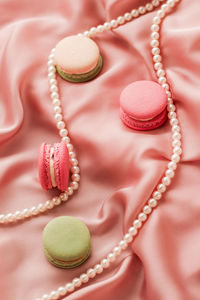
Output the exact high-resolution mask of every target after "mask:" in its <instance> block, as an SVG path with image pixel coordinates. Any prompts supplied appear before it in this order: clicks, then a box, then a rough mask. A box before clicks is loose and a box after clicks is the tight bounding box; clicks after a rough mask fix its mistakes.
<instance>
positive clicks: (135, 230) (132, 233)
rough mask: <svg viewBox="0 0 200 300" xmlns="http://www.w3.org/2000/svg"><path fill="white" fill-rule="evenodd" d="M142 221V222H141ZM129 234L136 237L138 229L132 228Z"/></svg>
mask: <svg viewBox="0 0 200 300" xmlns="http://www.w3.org/2000/svg"><path fill="white" fill-rule="evenodd" d="M140 221H141V220H140ZM128 232H129V233H130V234H131V235H132V236H135V235H136V234H137V232H138V231H137V229H136V228H135V227H134V226H131V227H130V228H129V230H128Z"/></svg>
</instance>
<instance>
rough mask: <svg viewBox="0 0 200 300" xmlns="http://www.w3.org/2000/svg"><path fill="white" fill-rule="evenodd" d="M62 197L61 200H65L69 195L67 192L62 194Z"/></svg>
mask: <svg viewBox="0 0 200 300" xmlns="http://www.w3.org/2000/svg"><path fill="white" fill-rule="evenodd" d="M60 199H61V201H63V202H65V201H67V200H68V195H67V194H66V193H62V194H60Z"/></svg>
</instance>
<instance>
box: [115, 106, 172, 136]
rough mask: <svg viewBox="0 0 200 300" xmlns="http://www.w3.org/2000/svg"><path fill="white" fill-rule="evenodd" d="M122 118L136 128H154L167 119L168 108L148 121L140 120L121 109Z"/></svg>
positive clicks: (129, 125)
mask: <svg viewBox="0 0 200 300" xmlns="http://www.w3.org/2000/svg"><path fill="white" fill-rule="evenodd" d="M120 118H121V120H122V121H123V123H124V124H125V125H126V126H128V127H130V128H131V129H135V130H141V131H143V130H153V129H156V128H158V127H160V126H161V125H163V124H164V123H165V122H166V121H167V110H166V109H164V111H162V112H161V113H160V114H159V115H158V116H156V117H155V118H153V119H151V120H148V121H139V120H136V119H133V118H131V117H129V116H128V115H127V114H126V113H125V112H124V111H123V110H122V109H120Z"/></svg>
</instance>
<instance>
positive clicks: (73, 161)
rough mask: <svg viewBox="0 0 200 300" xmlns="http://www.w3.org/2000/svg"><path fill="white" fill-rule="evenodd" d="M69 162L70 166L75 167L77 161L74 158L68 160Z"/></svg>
mask: <svg viewBox="0 0 200 300" xmlns="http://www.w3.org/2000/svg"><path fill="white" fill-rule="evenodd" d="M70 162H71V164H72V166H77V165H78V160H77V159H76V158H72V159H71V160H70Z"/></svg>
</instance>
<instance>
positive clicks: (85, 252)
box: [42, 216, 91, 269]
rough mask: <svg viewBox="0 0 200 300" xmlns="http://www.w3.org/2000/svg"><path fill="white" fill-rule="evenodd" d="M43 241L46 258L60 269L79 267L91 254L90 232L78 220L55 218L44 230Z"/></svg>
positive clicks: (66, 217)
mask: <svg viewBox="0 0 200 300" xmlns="http://www.w3.org/2000/svg"><path fill="white" fill-rule="evenodd" d="M42 240H43V250H44V254H45V256H46V258H47V259H48V261H49V262H50V263H52V264H53V265H54V266H56V267H59V268H64V269H65V268H74V267H77V266H79V265H81V264H82V263H83V262H84V261H85V260H86V259H87V258H88V257H89V255H90V253H91V237H90V232H89V230H88V228H87V226H86V225H85V223H83V222H82V221H81V220H79V219H78V218H74V217H69V216H61V217H57V218H54V219H53V220H51V221H50V222H49V223H48V224H47V225H46V227H45V228H44V230H43V235H42Z"/></svg>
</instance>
